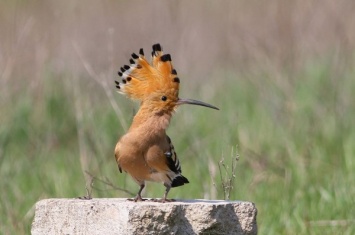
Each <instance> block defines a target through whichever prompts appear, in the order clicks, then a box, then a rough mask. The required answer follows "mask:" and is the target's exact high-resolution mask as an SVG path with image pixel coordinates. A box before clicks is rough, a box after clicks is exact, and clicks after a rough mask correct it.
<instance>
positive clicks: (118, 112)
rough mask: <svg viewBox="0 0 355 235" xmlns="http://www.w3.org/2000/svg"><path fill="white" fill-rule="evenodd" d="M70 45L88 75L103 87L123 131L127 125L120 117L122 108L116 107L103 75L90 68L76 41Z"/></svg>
mask: <svg viewBox="0 0 355 235" xmlns="http://www.w3.org/2000/svg"><path fill="white" fill-rule="evenodd" d="M72 45H73V47H74V50H75V52H76V53H77V55H78V56H79V58H80V61H81V63H82V64H83V66H84V68H85V70H86V71H87V73H88V74H89V75H90V77H91V78H92V79H94V80H95V81H96V82H97V83H98V84H100V85H101V86H102V88H103V89H104V91H105V94H106V96H107V98H108V99H109V101H110V104H111V106H112V108H113V109H114V110H115V113H116V115H117V117H118V119H119V120H120V124H121V126H122V128H123V129H124V131H127V128H128V125H127V123H126V121H125V120H124V119H123V118H122V117H123V113H122V110H121V109H120V108H119V107H118V105H117V103H116V102H115V100H114V98H113V95H112V90H111V89H110V88H109V87H108V85H107V82H106V79H105V78H104V76H99V75H98V74H96V73H95V71H94V70H93V69H92V67H91V66H90V64H89V63H88V62H87V61H86V60H85V59H84V57H83V55H82V54H81V52H80V50H79V47H78V45H77V43H76V42H72Z"/></svg>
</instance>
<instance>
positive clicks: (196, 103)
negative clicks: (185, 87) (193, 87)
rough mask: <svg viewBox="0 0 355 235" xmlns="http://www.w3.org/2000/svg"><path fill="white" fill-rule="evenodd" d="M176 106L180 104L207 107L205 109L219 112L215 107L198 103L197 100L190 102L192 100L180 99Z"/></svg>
mask: <svg viewBox="0 0 355 235" xmlns="http://www.w3.org/2000/svg"><path fill="white" fill-rule="evenodd" d="M177 104H178V105H180V104H193V105H199V106H204V107H207V108H211V109H216V110H219V108H217V107H215V106H213V105H210V104H207V103H205V102H202V101H198V100H192V99H180V98H179V100H178V102H177Z"/></svg>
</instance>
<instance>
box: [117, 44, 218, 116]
mask: <svg viewBox="0 0 355 235" xmlns="http://www.w3.org/2000/svg"><path fill="white" fill-rule="evenodd" d="M130 63H131V64H130V65H124V66H123V67H121V69H120V71H119V72H118V75H119V76H120V77H121V78H122V82H118V81H115V82H116V88H117V89H118V92H120V93H122V94H124V95H126V96H128V97H130V98H132V99H135V100H139V101H140V102H141V107H144V108H145V109H148V110H149V112H152V113H156V114H159V113H160V114H164V113H168V114H170V113H172V112H173V111H174V110H175V109H176V108H177V107H178V106H179V105H182V104H193V105H200V106H205V107H209V108H213V109H217V110H218V108H217V107H215V106H213V105H210V104H207V103H204V102H201V101H197V100H192V99H181V98H179V85H180V79H179V78H178V76H177V72H176V70H175V69H174V68H173V66H172V63H171V56H170V54H163V52H162V48H161V46H160V44H155V45H153V51H152V62H151V64H150V63H149V62H148V61H147V60H146V58H145V56H144V52H143V49H140V51H139V55H137V54H135V53H133V54H132V58H131V59H130Z"/></svg>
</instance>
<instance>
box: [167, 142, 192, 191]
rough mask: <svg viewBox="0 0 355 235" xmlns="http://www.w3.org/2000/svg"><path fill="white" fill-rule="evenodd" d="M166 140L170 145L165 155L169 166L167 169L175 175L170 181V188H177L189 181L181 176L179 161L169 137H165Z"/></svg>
mask: <svg viewBox="0 0 355 235" xmlns="http://www.w3.org/2000/svg"><path fill="white" fill-rule="evenodd" d="M167 140H168V143H169V145H170V149H169V151H168V152H166V153H165V156H166V161H167V165H168V166H169V169H170V170H172V171H173V172H174V173H175V174H176V176H175V178H173V179H172V182H171V187H178V186H181V185H184V184H187V183H189V180H188V179H187V178H186V177H184V176H183V175H181V165H180V161H179V159H178V157H177V154H176V152H175V149H174V145H173V144H172V142H171V140H170V138H169V136H167Z"/></svg>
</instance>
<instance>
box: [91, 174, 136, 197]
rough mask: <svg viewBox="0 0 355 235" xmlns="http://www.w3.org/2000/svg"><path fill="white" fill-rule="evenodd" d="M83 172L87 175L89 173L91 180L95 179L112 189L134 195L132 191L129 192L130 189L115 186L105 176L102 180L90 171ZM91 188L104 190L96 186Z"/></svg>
mask: <svg viewBox="0 0 355 235" xmlns="http://www.w3.org/2000/svg"><path fill="white" fill-rule="evenodd" d="M85 173H86V174H88V175H90V176H91V177H92V180H93V181H94V180H97V181H98V182H101V183H103V184H106V185H108V186H110V187H111V188H112V189H114V190H118V191H121V192H124V193H127V194H129V195H131V196H134V195H135V194H134V193H132V192H130V191H128V190H126V189H124V188H120V187H117V186H116V185H114V184H113V183H112V182H111V181H109V180H108V179H107V178H105V180H102V179H99V178H97V177H96V176H93V175H92V174H91V173H90V172H88V171H85ZM92 188H93V189H96V190H99V191H104V190H102V189H99V188H96V187H92Z"/></svg>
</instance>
